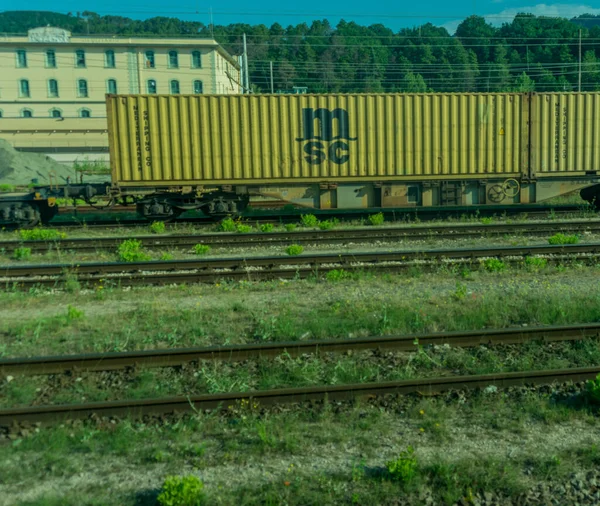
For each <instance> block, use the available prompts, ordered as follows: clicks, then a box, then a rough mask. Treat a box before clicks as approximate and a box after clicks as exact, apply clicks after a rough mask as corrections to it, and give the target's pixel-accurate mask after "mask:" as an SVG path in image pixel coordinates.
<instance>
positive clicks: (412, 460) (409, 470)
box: [385, 446, 419, 484]
mask: <svg viewBox="0 0 600 506" xmlns="http://www.w3.org/2000/svg"><path fill="white" fill-rule="evenodd" d="M385 467H386V468H387V471H388V473H389V476H390V478H391V479H392V480H394V481H399V482H401V483H403V484H409V483H410V482H411V481H413V480H414V478H415V477H416V476H417V472H418V470H419V463H418V462H417V457H416V456H415V450H414V449H413V447H412V446H409V447H408V448H407V449H406V450H404V451H403V452H402V453H400V456H399V457H398V458H397V459H396V460H390V461H389V462H387V463H386V464H385Z"/></svg>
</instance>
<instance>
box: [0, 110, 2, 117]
mask: <svg viewBox="0 0 600 506" xmlns="http://www.w3.org/2000/svg"><path fill="white" fill-rule="evenodd" d="M1 117H2V111H1V110H0V118H1Z"/></svg>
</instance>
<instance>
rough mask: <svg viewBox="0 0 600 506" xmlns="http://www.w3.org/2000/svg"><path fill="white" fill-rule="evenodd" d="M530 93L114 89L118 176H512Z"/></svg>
mask: <svg viewBox="0 0 600 506" xmlns="http://www.w3.org/2000/svg"><path fill="white" fill-rule="evenodd" d="M528 100H529V98H528V96H527V95H522V94H394V95H391V94H390V95H383V94H378V95H366V94H365V95H250V96H248V95H237V96H232V95H223V96H218V95H204V96H202V95H200V96H198V95H196V96H160V95H153V96H152V95H123V96H110V97H108V100H107V107H108V123H109V141H110V151H111V164H112V169H113V181H114V182H117V183H119V184H121V185H125V186H127V185H130V186H131V185H137V186H143V185H170V184H171V185H177V184H220V183H227V182H236V183H256V182H261V183H262V182H300V181H345V180H347V181H360V180H373V179H376V180H378V179H379V180H398V179H399V180H403V179H407V180H416V179H452V178H460V177H486V176H494V175H500V176H501V177H502V176H507V177H510V176H515V175H520V174H521V171H522V170H524V169H526V168H527V166H528V159H527V153H526V148H527V131H526V125H527V121H528V114H529V104H528Z"/></svg>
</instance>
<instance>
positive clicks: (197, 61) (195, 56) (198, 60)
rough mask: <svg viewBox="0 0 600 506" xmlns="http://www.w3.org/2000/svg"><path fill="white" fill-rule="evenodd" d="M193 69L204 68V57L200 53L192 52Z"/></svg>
mask: <svg viewBox="0 0 600 506" xmlns="http://www.w3.org/2000/svg"><path fill="white" fill-rule="evenodd" d="M192 68H194V69H201V68H202V55H201V53H200V51H192Z"/></svg>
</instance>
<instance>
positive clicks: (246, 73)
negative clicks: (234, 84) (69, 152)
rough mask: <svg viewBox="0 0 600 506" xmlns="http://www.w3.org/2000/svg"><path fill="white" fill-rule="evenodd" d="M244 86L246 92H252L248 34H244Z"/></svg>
mask: <svg viewBox="0 0 600 506" xmlns="http://www.w3.org/2000/svg"><path fill="white" fill-rule="evenodd" d="M244 81H245V83H244V88H245V93H250V79H249V77H248V51H247V49H246V34H244Z"/></svg>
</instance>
